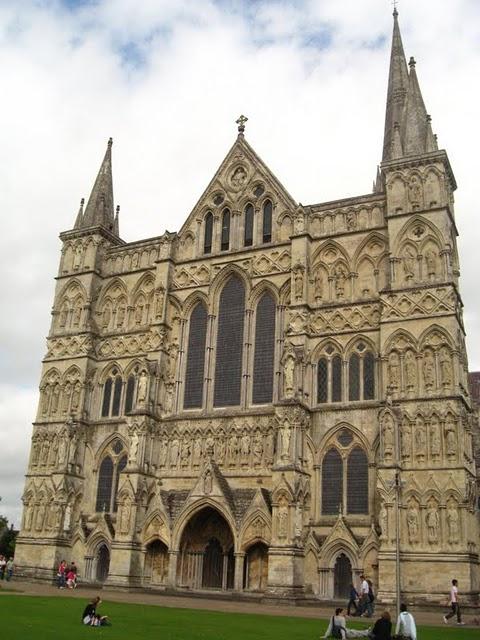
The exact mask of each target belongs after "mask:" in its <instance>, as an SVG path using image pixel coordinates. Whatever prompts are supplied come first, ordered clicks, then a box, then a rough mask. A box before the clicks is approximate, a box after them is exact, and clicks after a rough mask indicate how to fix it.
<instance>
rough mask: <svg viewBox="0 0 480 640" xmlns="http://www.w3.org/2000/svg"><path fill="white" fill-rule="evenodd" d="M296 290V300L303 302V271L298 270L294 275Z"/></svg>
mask: <svg viewBox="0 0 480 640" xmlns="http://www.w3.org/2000/svg"><path fill="white" fill-rule="evenodd" d="M294 290H295V299H296V300H301V298H302V297H303V271H302V269H296V271H295V274H294Z"/></svg>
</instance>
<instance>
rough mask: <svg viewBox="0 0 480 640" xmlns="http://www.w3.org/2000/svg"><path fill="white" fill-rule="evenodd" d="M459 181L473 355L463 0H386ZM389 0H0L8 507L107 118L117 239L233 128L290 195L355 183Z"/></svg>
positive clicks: (3, 457) (187, 184)
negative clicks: (71, 242) (64, 239)
mask: <svg viewBox="0 0 480 640" xmlns="http://www.w3.org/2000/svg"><path fill="white" fill-rule="evenodd" d="M398 10H399V14H400V16H399V20H400V27H401V31H402V38H403V44H404V47H405V53H406V55H407V58H408V57H409V56H411V55H413V56H415V58H416V61H417V74H418V76H419V80H420V85H421V88H422V92H423V97H424V100H425V103H426V106H427V110H428V111H429V113H430V114H431V115H432V124H433V129H434V131H435V132H436V133H437V134H438V140H439V146H440V148H445V149H446V150H447V152H448V155H449V158H450V162H451V164H452V167H453V170H454V172H455V175H456V179H457V183H458V185H459V188H458V191H457V194H456V220H457V225H458V229H459V233H460V237H459V252H460V260H461V268H462V277H461V294H462V297H463V302H464V305H465V324H466V329H467V346H468V349H469V362H470V369H471V370H477V369H480V309H479V305H478V293H477V292H478V284H477V277H478V275H477V269H478V260H477V259H476V258H477V255H476V253H477V252H478V246H479V235H480V231H479V229H480V225H479V224H478V222H477V220H476V217H477V216H478V215H479V211H478V208H479V207H478V196H477V185H478V180H479V171H478V159H477V157H476V155H477V149H478V148H479V143H480V140H479V137H480V136H479V124H478V103H479V99H480V83H479V82H478V77H479V73H480V2H478V0H435V1H433V0H421V1H419V0H402V1H401V2H399V4H398ZM391 14H392V4H391V2H390V0H283V1H282V0H243V1H242V0H97V1H94V0H91V1H87V0H85V1H81V0H63V1H60V0H56V1H55V0H35V1H34V0H21V1H20V2H19V1H18V0H0V69H1V70H2V72H1V76H0V92H1V98H0V114H1V126H0V197H1V203H0V231H1V233H0V270H1V271H0V273H1V274H2V278H1V285H0V286H1V292H0V293H1V300H2V313H1V314H0V496H1V497H2V502H1V503H0V513H3V514H4V515H6V516H7V517H8V518H9V519H10V520H11V521H12V522H14V523H16V524H18V523H19V520H20V513H21V503H20V498H21V494H22V490H23V483H24V479H23V475H24V472H25V468H26V463H27V456H28V451H29V446H30V436H31V428H32V427H31V423H32V421H33V420H34V417H35V413H36V405H37V401H38V384H39V376H40V368H41V359H42V357H43V356H44V355H45V350H46V349H45V337H46V335H47V334H48V331H49V324H50V310H51V306H52V301H53V291H54V276H55V275H56V273H57V269H58V262H59V257H60V248H61V245H60V241H59V239H58V235H59V233H60V232H61V231H64V230H67V229H70V228H72V226H73V223H74V220H75V216H76V213H77V211H78V205H79V202H80V198H82V197H85V198H86V199H88V196H89V194H90V190H91V188H92V186H93V182H94V179H95V176H96V173H97V171H98V168H99V165H100V162H101V159H102V157H103V154H104V152H105V148H106V143H107V140H108V138H109V137H110V136H112V137H113V140H114V144H113V172H114V192H115V201H116V204H120V205H121V213H120V233H121V236H122V238H123V239H125V240H126V241H133V240H137V239H141V238H147V237H152V236H157V235H160V234H162V233H163V232H164V231H165V230H166V229H168V230H169V231H175V230H178V229H179V228H180V227H181V225H182V223H183V221H184V220H185V218H186V217H187V216H188V214H189V212H190V211H191V209H192V208H193V206H194V204H195V202H196V200H197V199H198V198H199V197H200V195H201V193H202V192H203V190H204V188H205V187H206V185H207V184H208V182H209V181H210V179H211V177H212V176H213V174H214V172H215V171H216V169H217V167H218V165H219V164H220V162H221V161H222V160H223V157H224V156H225V155H226V153H227V151H228V149H229V148H230V146H231V145H232V143H233V142H234V140H235V137H236V133H237V131H236V124H235V120H236V119H237V117H238V116H239V115H240V114H241V113H244V114H245V115H246V116H248V118H249V120H248V122H247V127H246V138H247V140H248V141H249V142H250V144H251V145H252V146H253V147H254V149H255V150H256V151H257V153H258V154H259V155H260V156H261V157H262V159H263V160H264V161H265V162H266V163H267V165H268V166H269V167H270V168H271V169H272V171H273V172H274V173H275V174H276V175H277V177H278V178H279V179H280V181H281V182H282V183H283V184H284V186H285V187H286V188H287V190H288V191H289V192H290V193H291V194H292V196H293V197H294V198H295V200H296V201H297V202H302V203H303V204H311V203H318V202H323V201H328V200H333V199H336V198H343V197H348V196H356V195H361V194H365V193H369V192H370V191H371V185H372V180H373V178H374V177H375V173H376V167H377V164H378V162H379V161H380V158H381V150H382V137H383V126H384V110H385V99H386V88H387V74H388V62H389V55H390V42H391V31H392V15H391Z"/></svg>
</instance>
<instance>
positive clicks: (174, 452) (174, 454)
mask: <svg viewBox="0 0 480 640" xmlns="http://www.w3.org/2000/svg"><path fill="white" fill-rule="evenodd" d="M179 446H180V445H179V442H178V440H177V438H175V439H174V440H173V442H172V444H171V446H170V466H171V467H176V466H177V464H178V453H179Z"/></svg>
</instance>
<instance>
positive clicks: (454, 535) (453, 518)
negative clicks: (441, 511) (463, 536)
mask: <svg viewBox="0 0 480 640" xmlns="http://www.w3.org/2000/svg"><path fill="white" fill-rule="evenodd" d="M447 528H448V542H449V543H450V544H455V543H457V542H458V540H459V515H458V509H457V505H456V502H455V500H449V501H448V505H447Z"/></svg>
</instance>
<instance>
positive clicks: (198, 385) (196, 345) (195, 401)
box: [183, 302, 207, 409]
mask: <svg viewBox="0 0 480 640" xmlns="http://www.w3.org/2000/svg"><path fill="white" fill-rule="evenodd" d="M206 339H207V310H206V308H205V305H204V304H203V303H202V302H199V303H197V305H196V306H195V307H194V309H193V311H192V313H191V314H190V324H189V331H188V347H187V366H186V370H185V393H184V399H183V406H184V408H185V409H196V408H201V406H202V402H203V382H204V367H205V346H206Z"/></svg>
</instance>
